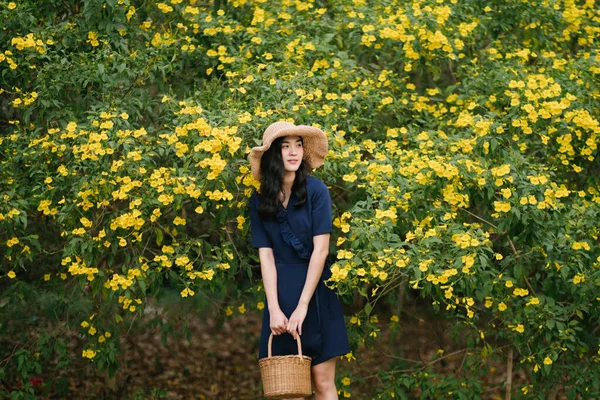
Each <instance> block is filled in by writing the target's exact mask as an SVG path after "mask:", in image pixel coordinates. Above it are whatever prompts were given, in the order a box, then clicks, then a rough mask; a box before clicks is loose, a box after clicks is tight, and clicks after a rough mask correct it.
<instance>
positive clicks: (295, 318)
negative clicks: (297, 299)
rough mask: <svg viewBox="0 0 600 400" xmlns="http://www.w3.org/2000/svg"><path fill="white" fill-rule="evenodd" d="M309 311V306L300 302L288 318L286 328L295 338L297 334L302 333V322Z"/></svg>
mask: <svg viewBox="0 0 600 400" xmlns="http://www.w3.org/2000/svg"><path fill="white" fill-rule="evenodd" d="M307 312H308V306H307V305H306V304H304V303H298V306H296V309H295V310H294V312H293V313H292V315H291V317H290V319H288V323H287V326H286V329H287V331H288V332H289V333H291V334H292V336H294V339H296V335H302V323H304V318H306V313H307Z"/></svg>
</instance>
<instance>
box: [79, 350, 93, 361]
mask: <svg viewBox="0 0 600 400" xmlns="http://www.w3.org/2000/svg"><path fill="white" fill-rule="evenodd" d="M81 355H82V356H83V357H85V358H89V359H90V360H91V359H92V358H94V357H96V352H95V351H94V350H92V349H86V350H83V352H82V353H81Z"/></svg>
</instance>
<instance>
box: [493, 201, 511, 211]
mask: <svg viewBox="0 0 600 400" xmlns="http://www.w3.org/2000/svg"><path fill="white" fill-rule="evenodd" d="M494 210H495V211H496V212H508V211H510V203H508V202H505V201H494Z"/></svg>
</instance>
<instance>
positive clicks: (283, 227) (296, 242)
mask: <svg viewBox="0 0 600 400" xmlns="http://www.w3.org/2000/svg"><path fill="white" fill-rule="evenodd" d="M277 221H279V230H280V231H281V236H283V240H284V241H285V242H286V243H287V244H289V245H290V246H292V247H293V248H294V249H295V250H296V253H298V256H299V257H300V258H303V259H305V260H310V256H311V254H310V251H308V249H307V248H306V247H305V246H304V245H303V244H302V242H301V241H300V239H298V237H297V236H296V235H295V234H294V231H292V227H291V226H290V222H289V220H288V215H287V210H286V209H285V208H281V209H280V210H279V211H278V212H277Z"/></svg>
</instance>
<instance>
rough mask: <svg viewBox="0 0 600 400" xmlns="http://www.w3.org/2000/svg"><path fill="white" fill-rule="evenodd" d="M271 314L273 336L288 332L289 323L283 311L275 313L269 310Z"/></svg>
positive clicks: (275, 311)
mask: <svg viewBox="0 0 600 400" xmlns="http://www.w3.org/2000/svg"><path fill="white" fill-rule="evenodd" d="M269 314H271V322H270V323H271V332H272V333H273V335H281V334H282V333H285V332H287V330H286V326H287V323H288V319H287V317H286V316H285V314H284V313H283V311H281V309H277V310H274V311H271V310H269Z"/></svg>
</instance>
